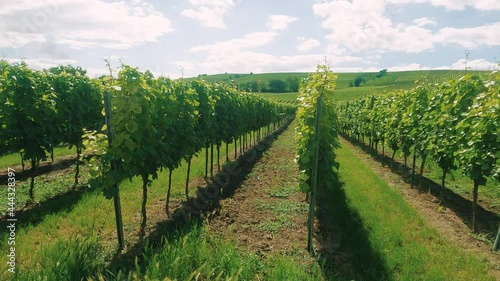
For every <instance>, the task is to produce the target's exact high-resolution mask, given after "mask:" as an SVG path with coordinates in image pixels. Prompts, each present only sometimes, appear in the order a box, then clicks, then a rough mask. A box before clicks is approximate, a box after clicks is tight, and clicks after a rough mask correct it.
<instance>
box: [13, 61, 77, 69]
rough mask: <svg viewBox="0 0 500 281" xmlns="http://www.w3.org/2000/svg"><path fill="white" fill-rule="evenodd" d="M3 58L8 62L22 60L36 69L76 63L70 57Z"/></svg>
mask: <svg viewBox="0 0 500 281" xmlns="http://www.w3.org/2000/svg"><path fill="white" fill-rule="evenodd" d="M5 60H6V61H8V62H9V63H15V62H21V61H24V62H25V63H26V64H28V66H29V67H30V68H33V69H37V70H43V69H48V68H51V67H54V66H58V65H67V64H72V65H76V64H77V63H78V61H76V60H72V59H65V60H55V59H53V58H23V59H19V58H5Z"/></svg>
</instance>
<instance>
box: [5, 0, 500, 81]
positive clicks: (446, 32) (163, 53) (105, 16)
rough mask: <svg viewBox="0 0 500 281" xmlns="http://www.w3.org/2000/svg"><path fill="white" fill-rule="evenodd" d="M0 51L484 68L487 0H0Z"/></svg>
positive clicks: (491, 47) (85, 60)
mask: <svg viewBox="0 0 500 281" xmlns="http://www.w3.org/2000/svg"><path fill="white" fill-rule="evenodd" d="M0 18H1V19H2V20H1V21H0V54H1V55H2V56H3V57H4V58H5V59H7V60H9V61H18V60H21V59H24V60H25V61H26V62H27V63H28V64H29V65H30V66H31V67H33V68H37V69H42V68H47V67H51V66H54V65H58V64H73V65H79V66H82V67H84V68H86V69H87V70H88V73H89V75H90V76H95V75H99V74H102V73H106V72H107V70H106V66H105V63H104V61H103V58H111V62H112V65H113V67H117V66H118V65H119V60H120V59H121V60H122V61H123V62H124V63H126V64H129V65H133V66H137V67H139V68H140V69H142V70H145V69H149V70H151V71H153V73H155V74H157V75H160V74H163V75H166V76H169V77H172V78H177V77H180V76H181V75H182V74H183V75H184V76H185V77H190V76H196V75H198V74H215V73H223V72H229V73H248V72H253V73H261V72H282V71H290V72H292V71H313V70H314V69H315V66H316V65H317V64H318V63H321V62H322V61H323V60H324V58H325V56H326V58H327V60H328V61H329V62H330V64H331V66H332V68H333V70H334V71H338V72H346V71H377V70H380V69H383V68H387V69H389V71H397V70H408V69H415V70H418V69H450V68H451V69H463V68H464V63H465V53H466V52H469V54H470V55H469V60H468V66H469V67H471V68H473V69H495V68H496V67H498V63H497V62H498V61H500V1H498V0H370V1H366V0H351V1H345V0H336V1H312V0H293V1H291V0H288V1H285V0H276V1H269V0H267V1H266V0H211V1H210V0H186V1H180V0H163V1H159V0H123V1H109V0H19V1H8V0H0Z"/></svg>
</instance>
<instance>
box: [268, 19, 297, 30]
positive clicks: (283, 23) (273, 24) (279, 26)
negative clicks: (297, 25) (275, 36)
mask: <svg viewBox="0 0 500 281" xmlns="http://www.w3.org/2000/svg"><path fill="white" fill-rule="evenodd" d="M296 20H297V18H295V17H291V16H286V15H271V16H270V17H269V22H268V23H267V26H268V27H269V28H270V29H271V30H276V31H279V30H283V29H285V28H287V27H288V25H289V24H290V23H292V22H294V21H296Z"/></svg>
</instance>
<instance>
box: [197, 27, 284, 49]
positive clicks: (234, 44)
mask: <svg viewBox="0 0 500 281" xmlns="http://www.w3.org/2000/svg"><path fill="white" fill-rule="evenodd" d="M276 36H278V33H277V32H275V31H265V32H253V33H249V34H246V35H245V36H243V37H241V38H235V39H231V40H227V41H223V42H216V43H213V44H207V45H200V46H195V47H192V48H190V49H189V51H191V52H203V51H205V52H209V53H220V54H227V53H234V52H239V51H241V50H244V49H252V48H256V47H260V46H265V45H268V44H269V43H271V42H272V41H273V40H274V38H276Z"/></svg>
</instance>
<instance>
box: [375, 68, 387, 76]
mask: <svg viewBox="0 0 500 281" xmlns="http://www.w3.org/2000/svg"><path fill="white" fill-rule="evenodd" d="M385 75H387V69H382V70H380V71H379V72H378V74H377V76H376V77H377V78H381V77H384V76H385Z"/></svg>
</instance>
